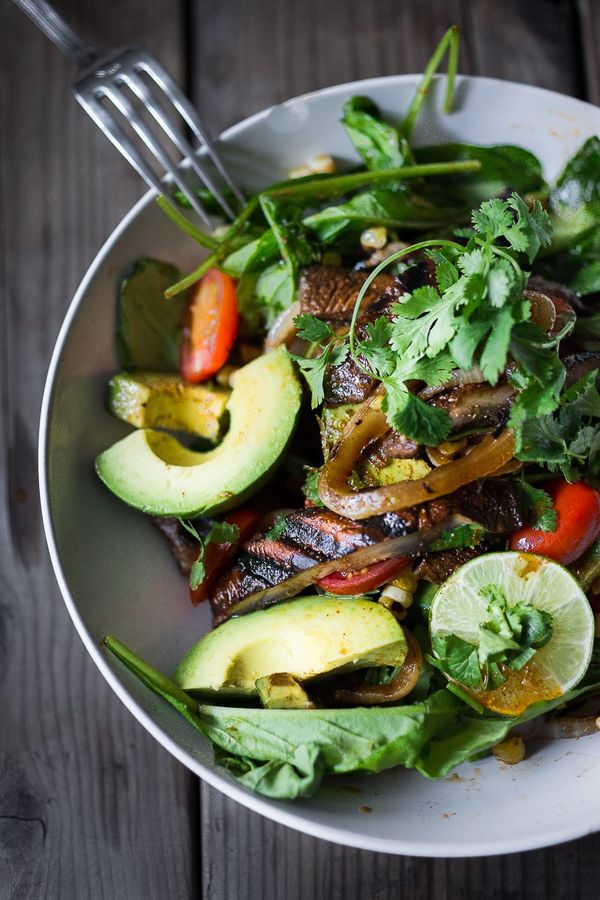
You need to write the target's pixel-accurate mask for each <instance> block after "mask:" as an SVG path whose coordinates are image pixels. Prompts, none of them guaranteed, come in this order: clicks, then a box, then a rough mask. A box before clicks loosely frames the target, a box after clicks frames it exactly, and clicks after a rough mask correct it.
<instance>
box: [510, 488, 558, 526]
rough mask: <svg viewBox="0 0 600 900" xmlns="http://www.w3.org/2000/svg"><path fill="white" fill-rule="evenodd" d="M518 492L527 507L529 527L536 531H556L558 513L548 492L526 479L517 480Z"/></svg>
mask: <svg viewBox="0 0 600 900" xmlns="http://www.w3.org/2000/svg"><path fill="white" fill-rule="evenodd" d="M519 492H520V494H521V496H522V498H523V500H524V503H525V506H526V508H527V518H528V520H529V524H530V525H531V527H532V528H534V529H535V530H536V531H556V528H557V526H558V513H557V511H556V510H555V508H554V506H553V504H552V497H551V496H550V494H549V493H548V492H547V491H544V490H543V489H542V488H536V487H534V486H533V485H532V484H529V483H528V482H527V481H521V482H519Z"/></svg>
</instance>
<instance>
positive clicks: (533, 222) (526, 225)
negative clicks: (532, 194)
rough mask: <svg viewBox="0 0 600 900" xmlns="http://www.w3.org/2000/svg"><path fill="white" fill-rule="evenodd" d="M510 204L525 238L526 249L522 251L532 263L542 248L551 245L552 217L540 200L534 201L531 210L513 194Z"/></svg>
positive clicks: (520, 198) (523, 248) (521, 199)
mask: <svg viewBox="0 0 600 900" xmlns="http://www.w3.org/2000/svg"><path fill="white" fill-rule="evenodd" d="M508 202H509V204H510V206H511V207H512V209H514V211H515V212H516V214H517V226H518V228H519V230H520V232H521V234H522V235H523V237H524V238H525V247H522V248H521V249H522V250H523V251H524V252H525V253H526V255H527V259H528V260H529V262H530V263H531V262H533V260H534V259H535V258H536V256H537V255H538V253H539V252H540V250H541V248H542V247H548V246H549V245H550V242H551V240H552V223H551V221H550V216H549V215H548V213H547V212H546V210H545V209H543V208H542V205H541V203H540V201H539V200H534V202H533V205H532V207H531V209H530V208H529V207H528V206H527V204H526V203H525V201H524V200H523V198H522V197H520V196H519V195H518V194H515V193H513V194H511V197H510V200H509V201H508ZM515 249H516V248H515Z"/></svg>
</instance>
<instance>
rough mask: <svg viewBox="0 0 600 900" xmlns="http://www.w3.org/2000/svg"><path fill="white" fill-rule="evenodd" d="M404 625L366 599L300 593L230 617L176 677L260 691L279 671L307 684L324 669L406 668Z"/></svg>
mask: <svg viewBox="0 0 600 900" xmlns="http://www.w3.org/2000/svg"><path fill="white" fill-rule="evenodd" d="M406 653H407V643H406V637H405V636H404V631H403V629H402V626H401V625H400V624H399V623H398V622H397V621H396V619H395V618H394V616H393V615H392V613H391V612H390V611H389V610H388V609H386V608H385V607H384V606H382V605H381V604H380V603H375V602H374V601H372V600H367V599H366V598H362V597H357V598H353V599H347V598H345V597H342V598H333V597H322V596H314V597H300V598H299V599H297V600H291V601H289V602H288V603H280V604H278V605H277V606H272V607H270V608H269V609H262V610H259V611H257V612H253V613H248V615H246V616H240V617H239V618H235V619H229V620H228V621H227V622H224V623H223V625H220V626H219V627H218V628H217V629H215V630H214V631H211V632H209V633H208V634H207V635H205V636H204V637H203V638H202V639H201V640H200V641H198V643H197V644H195V645H194V646H193V647H192V648H191V650H189V651H188V653H187V654H186V655H185V656H184V658H183V659H182V660H181V662H180V663H179V665H178V667H177V670H176V672H175V676H174V679H175V681H176V683H177V684H178V685H179V686H180V687H182V688H183V689H184V690H186V691H192V692H194V693H197V694H200V695H203V696H204V697H207V696H210V695H213V697H215V698H216V697H217V696H218V697H219V698H225V697H227V696H231V697H255V696H257V695H258V694H259V693H260V687H261V684H260V683H259V685H258V686H257V684H256V682H257V681H260V680H261V679H263V678H265V677H266V676H269V675H273V674H275V673H279V672H285V673H288V675H291V676H292V677H293V678H294V679H296V680H298V681H300V682H302V681H305V680H306V679H310V678H316V677H317V676H319V675H327V674H333V673H334V672H335V673H341V672H346V671H354V670H356V669H364V668H367V667H370V666H386V665H390V666H400V665H402V663H403V662H404V659H405V657H406Z"/></svg>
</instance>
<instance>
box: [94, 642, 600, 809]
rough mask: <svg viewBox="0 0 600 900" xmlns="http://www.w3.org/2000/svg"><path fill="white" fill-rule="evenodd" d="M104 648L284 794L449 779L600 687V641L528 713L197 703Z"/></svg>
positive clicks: (446, 697) (243, 771)
mask: <svg viewBox="0 0 600 900" xmlns="http://www.w3.org/2000/svg"><path fill="white" fill-rule="evenodd" d="M105 645H106V646H107V648H108V649H109V650H110V651H111V652H112V653H114V654H115V656H116V657H117V658H118V659H119V660H121V662H122V663H123V664H124V665H125V666H127V668H129V669H130V670H131V671H132V672H133V673H134V674H135V675H137V676H138V677H139V678H140V679H141V680H142V681H143V682H144V684H146V685H147V686H148V687H149V688H150V689H151V690H153V691H155V692H156V693H157V694H158V695H160V696H161V697H163V699H165V700H166V701H167V702H168V703H170V704H171V705H172V706H174V707H175V709H177V710H178V711H179V712H180V713H181V714H182V715H183V716H184V717H185V718H186V719H187V720H188V722H190V723H191V724H192V725H193V726H194V727H195V728H196V729H197V730H198V731H200V732H201V733H202V734H204V735H205V736H207V737H208V738H210V740H212V742H213V744H214V745H215V756H216V760H217V762H218V763H219V764H220V765H222V766H224V767H225V768H227V770H228V771H229V772H230V773H231V774H232V775H233V776H234V777H235V778H237V779H238V780H239V781H240V783H241V784H243V785H244V786H245V787H247V788H249V789H250V790H254V791H257V792H258V793H261V794H264V795H265V796H268V797H274V798H279V799H284V798H294V797H305V796H310V795H311V794H314V792H315V791H316V790H317V788H318V787H319V784H320V783H321V781H322V779H323V777H324V775H327V774H349V773H351V772H357V773H361V772H380V771H382V770H383V769H388V768H390V767H392V766H397V765H404V766H406V767H409V768H410V767H413V766H414V767H416V768H417V769H418V770H419V771H420V772H421V773H422V774H423V775H426V776H427V777H429V778H441V777H444V776H445V775H447V774H448V773H449V772H450V771H452V769H454V768H455V767H456V766H458V765H460V763H462V762H464V761H465V760H467V759H469V758H471V757H473V756H474V755H477V754H481V753H483V752H485V751H486V750H489V749H490V748H491V747H493V746H494V744H496V743H498V741H500V740H502V739H503V738H504V737H505V736H506V734H507V733H508V732H509V730H510V729H511V728H514V726H515V725H518V724H521V723H522V722H525V721H528V720H529V719H531V718H534V717H535V716H538V715H542V714H544V713H547V712H550V711H552V710H553V709H555V708H556V707H557V706H561V705H562V704H564V703H568V702H572V701H573V700H576V699H579V698H580V697H582V696H584V695H585V694H588V693H591V692H597V691H598V690H599V689H600V642H596V646H595V648H594V654H593V657H592V664H591V666H590V668H589V670H588V673H587V674H586V676H585V678H584V679H583V681H582V682H581V683H580V684H579V685H578V687H577V688H575V689H574V690H572V691H569V692H568V693H567V694H564V695H562V696H561V697H557V698H556V699H555V700H550V701H544V702H542V703H537V704H534V705H533V706H530V707H529V708H528V709H527V710H526V711H525V712H524V713H523V714H522V715H521V716H519V717H509V716H496V715H493V714H491V713H483V714H481V713H478V712H476V711H474V710H473V709H471V708H470V707H469V706H467V705H465V703H463V702H462V700H461V699H459V698H458V697H457V696H455V695H453V694H452V693H451V692H450V691H448V690H445V689H443V690H438V691H436V692H434V693H432V694H430V696H429V697H428V698H427V699H426V700H425V701H423V702H418V703H411V704H408V705H404V706H393V707H370V708H369V707H359V708H356V709H313V710H265V709H231V708H227V707H219V706H202V707H198V706H197V704H196V702H195V701H194V700H193V699H192V698H191V697H190V696H189V695H188V694H186V693H185V691H182V690H181V688H180V687H178V685H176V684H174V682H172V681H170V680H169V679H168V678H165V676H164V675H161V674H160V673H159V672H157V671H156V670H155V669H153V668H152V666H150V665H149V664H148V663H146V662H144V661H143V660H142V659H140V658H139V657H138V656H136V655H135V654H134V653H133V652H132V651H131V650H129V649H128V648H127V647H125V646H124V645H123V644H121V643H120V642H119V641H117V640H116V639H115V638H112V637H107V638H105Z"/></svg>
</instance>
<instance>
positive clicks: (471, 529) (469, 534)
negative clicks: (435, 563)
mask: <svg viewBox="0 0 600 900" xmlns="http://www.w3.org/2000/svg"><path fill="white" fill-rule="evenodd" d="M484 535H485V528H483V527H482V526H481V525H457V527H456V528H451V529H446V531H444V532H443V533H442V534H441V536H440V537H439V538H438V539H437V541H434V543H433V544H432V545H431V550H434V551H438V550H456V549H460V548H463V547H477V545H478V544H480V543H481V541H482V540H483V538H484Z"/></svg>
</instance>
